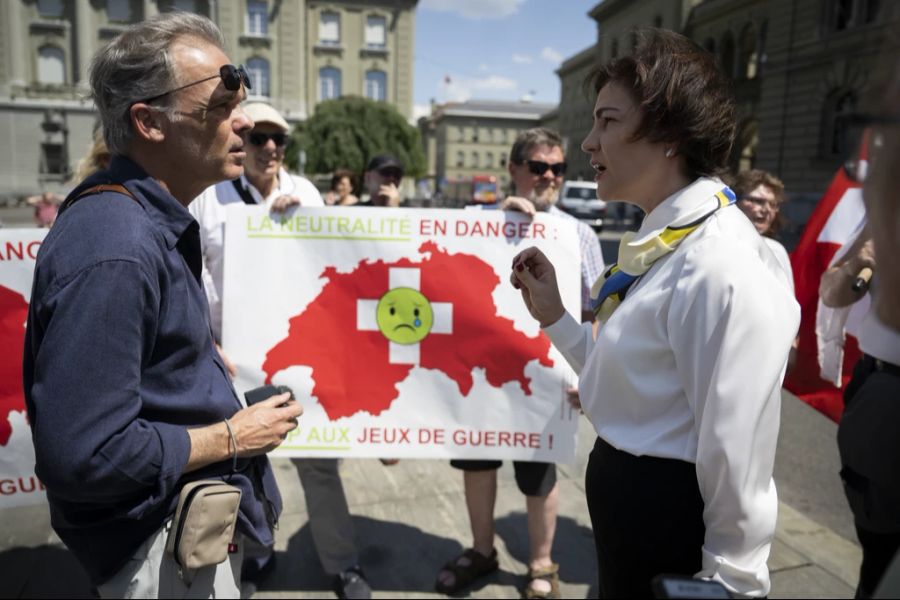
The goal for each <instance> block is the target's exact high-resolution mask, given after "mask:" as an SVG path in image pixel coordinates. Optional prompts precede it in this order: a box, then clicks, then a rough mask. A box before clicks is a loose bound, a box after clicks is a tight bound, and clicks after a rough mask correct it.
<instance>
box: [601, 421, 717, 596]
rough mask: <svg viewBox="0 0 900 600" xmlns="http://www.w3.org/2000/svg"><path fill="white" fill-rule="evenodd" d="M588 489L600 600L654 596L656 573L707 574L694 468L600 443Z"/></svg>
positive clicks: (701, 499)
mask: <svg viewBox="0 0 900 600" xmlns="http://www.w3.org/2000/svg"><path fill="white" fill-rule="evenodd" d="M585 490H586V493H587V501H588V510H589V511H590V515H591V524H592V525H593V529H594V544H595V545H596V548H597V568H598V573H599V579H600V597H601V598H651V597H653V595H652V592H651V589H650V581H651V580H652V579H653V577H655V576H656V575H659V574H661V573H666V574H677V575H685V576H688V577H690V576H692V575H694V574H695V573H697V572H698V571H700V569H701V566H702V554H701V548H702V546H703V538H704V536H705V533H706V527H705V526H704V524H703V498H702V497H701V496H700V489H699V487H698V484H697V470H696V466H695V465H694V464H693V463H689V462H685V461H681V460H674V459H666V458H656V457H652V456H643V457H638V456H634V455H633V454H629V453H628V452H622V451H621V450H616V449H615V448H613V447H612V446H610V445H609V444H608V443H606V442H605V441H603V440H602V439H600V438H597V443H596V444H595V445H594V450H593V452H591V456H590V460H589V462H588V467H587V474H586V475H585Z"/></svg>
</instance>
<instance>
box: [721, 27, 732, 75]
mask: <svg viewBox="0 0 900 600" xmlns="http://www.w3.org/2000/svg"><path fill="white" fill-rule="evenodd" d="M719 46H720V48H721V50H720V51H719V61H720V62H721V65H722V71H723V72H724V73H725V74H726V75H728V77H730V78H734V37H733V36H732V35H731V32H730V31H726V32H725V35H723V36H722V42H721V43H720V44H719Z"/></svg>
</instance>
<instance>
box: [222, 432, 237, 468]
mask: <svg viewBox="0 0 900 600" xmlns="http://www.w3.org/2000/svg"><path fill="white" fill-rule="evenodd" d="M225 428H226V429H228V436H229V437H230V438H231V472H232V473H234V472H236V471H237V458H238V457H237V438H235V437H234V430H233V429H232V428H231V423H229V422H228V419H225Z"/></svg>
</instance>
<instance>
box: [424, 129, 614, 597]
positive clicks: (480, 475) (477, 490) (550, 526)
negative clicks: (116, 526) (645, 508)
mask: <svg viewBox="0 0 900 600" xmlns="http://www.w3.org/2000/svg"><path fill="white" fill-rule="evenodd" d="M508 169H509V174H510V177H511V179H512V185H513V193H512V194H511V195H509V196H507V197H506V198H505V199H504V200H503V201H502V202H501V203H500V205H499V207H498V208H500V209H503V210H516V211H520V212H523V213H525V214H527V215H530V216H534V215H536V214H537V213H538V212H546V213H548V214H551V215H554V216H557V217H560V218H562V219H571V220H572V221H574V223H575V226H576V228H577V231H578V241H579V249H580V251H581V307H582V319H583V320H585V321H592V320H593V312H592V311H591V298H590V290H591V286H592V285H593V284H594V282H595V281H596V280H597V278H598V277H600V275H601V274H602V272H603V268H604V265H603V256H602V254H601V252H600V242H599V240H598V239H597V235H596V234H595V233H594V232H593V230H592V229H591V228H590V226H588V225H586V224H584V223H582V222H581V221H578V220H577V219H575V218H574V217H572V216H571V215H569V214H567V213H565V212H563V211H562V210H560V209H559V208H557V207H556V202H557V200H558V198H559V192H560V188H561V187H562V182H563V177H564V176H565V173H566V162H565V154H564V152H563V145H562V138H560V136H559V134H558V133H556V132H555V131H552V130H550V129H545V128H534V129H529V130H526V131H523V132H522V133H520V134H519V136H518V137H517V138H516V141H515V142H514V143H513V146H512V149H511V151H510V154H509V163H508ZM479 208H484V207H481V206H479ZM570 397H572V398H573V403H577V390H575V389H574V388H573V389H572V390H571V391H570ZM450 464H451V465H453V466H454V467H455V468H457V469H460V470H462V471H463V487H464V489H465V495H466V507H467V508H468V511H469V523H470V526H471V529H472V547H471V548H469V549H467V550H466V551H464V552H463V553H462V554H460V555H459V556H457V557H456V558H453V559H451V560H450V561H449V562H448V563H447V564H445V565H444V567H443V568H442V569H441V570H440V572H439V573H438V576H437V580H436V582H435V588H436V589H437V591H439V592H442V593H445V594H451V595H453V594H456V593H458V592H460V591H461V590H462V589H463V588H465V587H467V586H468V585H469V584H471V583H472V582H473V581H475V580H476V579H478V578H480V577H482V576H485V575H488V574H489V573H491V572H493V571H495V570H496V569H497V568H498V563H497V552H496V550H495V549H494V505H495V502H496V497H497V469H499V468H500V465H501V462H500V461H499V460H498V461H488V460H479V461H475V460H453V461H451V462H450ZM513 467H514V469H515V475H516V484H517V485H518V487H519V491H521V492H522V494H524V495H525V498H526V510H527V512H528V520H527V523H528V537H529V559H528V567H529V569H528V571H529V572H528V583H527V584H526V587H525V590H523V597H524V598H552V597H556V598H558V597H559V575H558V571H559V566H558V565H557V564H556V563H554V562H553V560H552V558H551V556H550V550H551V548H552V546H553V538H554V534H555V532H556V517H557V513H558V511H559V485H558V483H557V481H556V465H555V464H552V463H539V462H521V461H516V462H514V463H513Z"/></svg>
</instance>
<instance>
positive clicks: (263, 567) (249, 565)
mask: <svg viewBox="0 0 900 600" xmlns="http://www.w3.org/2000/svg"><path fill="white" fill-rule="evenodd" d="M243 110H244V112H245V113H246V114H247V116H249V117H250V118H251V119H253V122H254V127H253V129H252V130H251V131H250V132H249V133H247V134H246V135H245V136H244V150H245V151H246V152H247V159H246V160H245V161H244V175H242V176H241V177H240V179H236V180H234V181H224V182H222V183H219V184H217V185H215V186H213V187H210V188H207V189H206V190H205V191H204V192H203V193H202V194H201V195H200V196H198V197H197V199H195V200H194V201H193V202H192V203H191V205H190V207H189V210H190V211H191V214H193V215H194V218H196V219H197V221H198V222H199V223H200V240H201V244H202V246H203V283H204V287H205V289H206V295H207V298H208V299H209V312H210V318H211V320H212V330H213V335H214V336H215V338H216V343H217V344H221V342H222V326H223V323H222V291H223V290H222V285H223V273H224V259H225V252H224V251H225V248H224V239H225V221H226V214H227V207H228V206H229V205H234V204H241V203H244V204H264V205H266V206H267V207H269V210H271V211H273V212H283V211H285V210H286V209H288V208H289V207H291V206H296V205H300V206H324V205H325V203H324V201H323V200H322V196H321V194H320V193H319V191H318V190H317V189H316V187H315V186H314V185H313V184H312V182H310V181H309V180H308V179H305V178H303V177H299V176H297V175H291V174H289V173H288V172H287V171H286V170H285V168H284V152H285V148H286V147H287V141H288V137H289V131H290V126H289V125H288V123H287V121H285V119H284V117H282V116H281V115H280V114H279V113H278V111H277V110H275V109H274V108H272V107H271V106H269V105H268V104H265V103H263V102H252V103H249V104H246V105H245V106H244V107H243ZM220 352H221V349H220ZM223 358H224V360H225V364H226V365H228V368H229V370H231V371H232V375H234V374H235V371H234V366H233V365H232V364H231V363H230V362H229V361H228V358H227V357H226V356H224V354H223ZM294 464H295V466H296V467H297V471H298V472H299V474H300V482H301V483H302V485H303V491H304V494H305V496H306V504H307V510H308V513H309V521H310V528H311V530H312V536H313V543H314V544H315V546H316V551H317V553H318V555H319V560H320V561H321V562H322V566H323V568H324V569H325V571H326V572H327V573H328V574H329V575H332V576H334V587H335V592H336V593H337V595H338V596H339V597H341V598H368V597H370V595H371V590H370V588H369V584H368V583H367V582H366V580H365V577H364V576H363V574H362V571H361V570H360V568H359V566H358V562H359V557H358V552H357V549H356V542H355V541H354V533H353V525H352V522H351V520H350V512H349V508H348V506H347V499H346V497H345V495H344V489H343V486H342V484H341V478H340V472H339V470H338V461H337V460H336V459H316V458H304V459H296V460H294ZM248 551H249V552H248ZM248 554H249V556H248ZM245 556H248V558H247V559H246V560H245V564H244V571H245V574H244V580H245V581H250V582H254V583H259V582H261V580H262V579H263V578H264V577H265V576H266V575H267V574H268V573H269V572H271V569H272V567H273V566H274V562H273V560H272V557H273V556H274V555H273V554H272V553H271V549H262V550H259V549H247V550H245Z"/></svg>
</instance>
